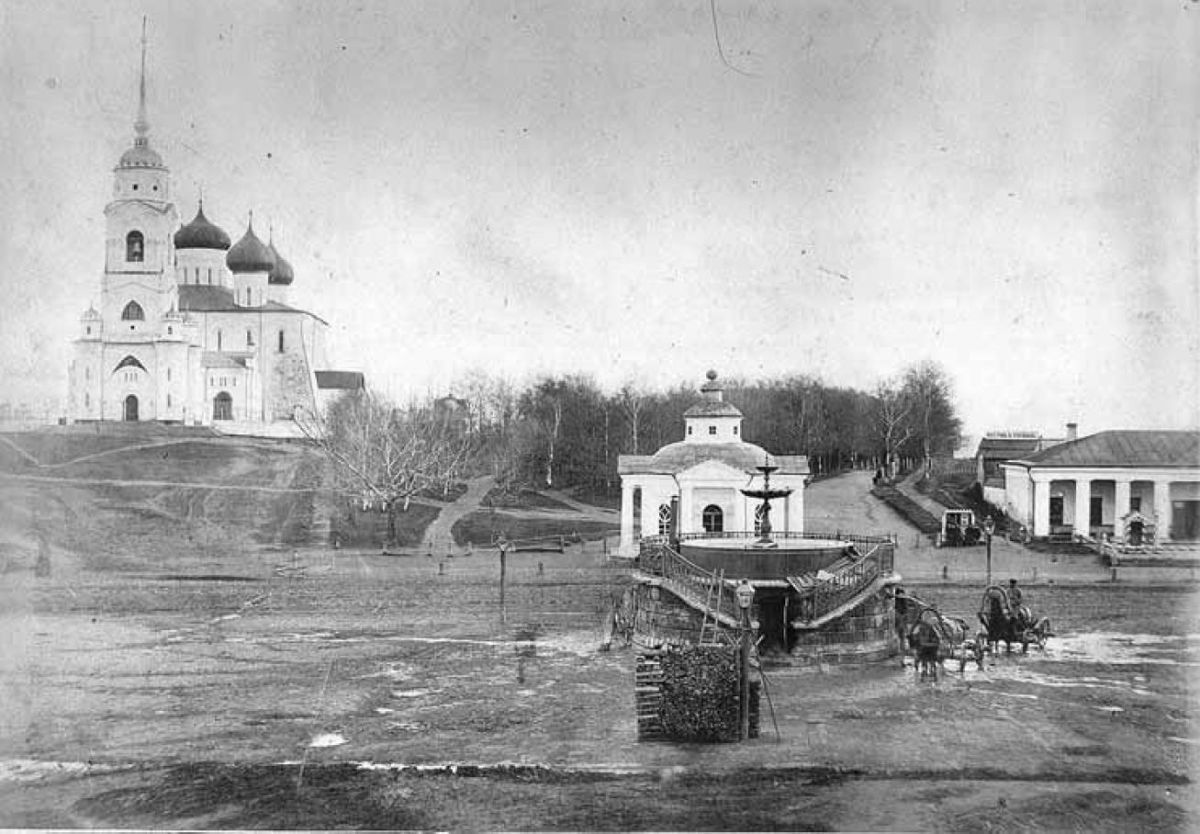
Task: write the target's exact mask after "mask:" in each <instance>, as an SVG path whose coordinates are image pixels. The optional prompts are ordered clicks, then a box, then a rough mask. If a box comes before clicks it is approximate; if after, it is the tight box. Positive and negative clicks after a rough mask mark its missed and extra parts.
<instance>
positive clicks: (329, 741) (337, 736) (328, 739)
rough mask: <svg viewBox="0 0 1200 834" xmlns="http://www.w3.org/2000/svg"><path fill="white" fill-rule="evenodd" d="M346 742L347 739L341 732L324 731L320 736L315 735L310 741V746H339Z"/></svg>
mask: <svg viewBox="0 0 1200 834" xmlns="http://www.w3.org/2000/svg"><path fill="white" fill-rule="evenodd" d="M345 743H346V739H345V737H344V736H343V735H342V734H341V733H322V734H321V735H319V736H313V740H312V741H310V742H309V743H308V746H309V747H337V746H339V745H342V744H345Z"/></svg>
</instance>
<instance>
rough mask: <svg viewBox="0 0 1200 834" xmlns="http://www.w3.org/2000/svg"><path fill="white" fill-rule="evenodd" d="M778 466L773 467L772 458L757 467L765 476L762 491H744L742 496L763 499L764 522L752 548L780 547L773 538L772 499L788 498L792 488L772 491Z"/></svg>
mask: <svg viewBox="0 0 1200 834" xmlns="http://www.w3.org/2000/svg"><path fill="white" fill-rule="evenodd" d="M778 468H779V467H778V466H773V465H772V464H771V462H770V458H768V459H767V460H765V461H763V463H762V465H761V466H756V467H755V469H757V470H758V471H759V472H761V473H762V475H763V488H762V489H743V490H742V491H741V493H742V495H745V496H746V497H747V498H761V499H762V505H761V510H762V521H761V523H760V525H759V531H758V538H757V539H756V540H755V542H754V544H753V545H752V547H756V548H774V547H778V546H779V545H778V544H777V543H776V542H775V540H774V539H772V538H771V499H772V498H787V497H788V496H789V495H791V494H792V489H791V487H788V488H787V489H771V473H772V472H774V471H775V470H776V469H778Z"/></svg>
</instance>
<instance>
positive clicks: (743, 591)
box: [733, 579, 754, 611]
mask: <svg viewBox="0 0 1200 834" xmlns="http://www.w3.org/2000/svg"><path fill="white" fill-rule="evenodd" d="M733 596H734V598H735V599H736V600H737V604H738V608H741V609H742V610H743V611H745V610H746V609H748V608H749V607H750V606H751V604H752V603H753V602H754V586H753V585H751V584H750V580H748V579H743V580H742V584H740V585H738V586H737V587H736V588H734V590H733Z"/></svg>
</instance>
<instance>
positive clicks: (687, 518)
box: [679, 486, 696, 534]
mask: <svg viewBox="0 0 1200 834" xmlns="http://www.w3.org/2000/svg"><path fill="white" fill-rule="evenodd" d="M692 518H693V516H692V487H690V486H685V487H680V489H679V532H680V534H683V533H695V532H696V529H695V527H694V526H693V524H692Z"/></svg>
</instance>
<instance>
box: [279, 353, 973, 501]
mask: <svg viewBox="0 0 1200 834" xmlns="http://www.w3.org/2000/svg"><path fill="white" fill-rule="evenodd" d="M721 382H722V385H723V387H724V397H725V400H726V401H727V402H730V403H732V404H734V405H735V406H737V407H738V408H739V409H740V410H741V411H742V414H743V415H744V423H743V437H744V439H745V440H747V441H750V442H752V443H757V444H758V445H760V446H762V447H763V448H765V449H767V450H768V451H770V452H772V453H774V454H796V455H807V456H808V459H809V465H810V468H811V469H812V471H813V472H814V473H815V474H822V473H831V472H835V471H838V470H841V469H846V468H852V467H857V468H861V467H871V468H878V469H881V470H884V471H885V473H887V474H889V475H892V476H895V475H896V474H897V473H898V471H900V470H901V469H907V468H911V467H915V466H919V465H925V466H929V465H930V464H931V462H932V460H933V458H934V457H936V456H939V455H948V454H952V453H953V451H954V449H955V447H956V446H957V445H958V442H959V435H960V429H961V422H960V420H959V418H958V416H957V413H956V409H955V404H954V395H953V386H952V384H951V380H950V378H949V376H948V375H947V374H946V372H945V371H944V370H943V369H942V368H941V366H939V365H938V364H936V363H934V362H930V361H922V362H918V363H915V364H913V365H911V366H909V367H907V368H905V369H904V370H903V371H902V372H901V373H899V374H898V375H896V376H894V377H891V378H888V379H884V380H880V381H879V383H878V384H877V385H876V386H875V387H874V388H873V389H872V390H870V391H863V390H859V389H855V388H847V387H841V386H835V385H829V384H827V383H825V382H823V381H821V380H820V379H818V378H816V377H812V376H806V375H791V376H785V377H780V378H775V379H764V380H743V379H729V380H722V381H721ZM453 390H454V395H453V396H446V397H441V398H428V399H426V400H424V401H414V402H410V403H408V404H407V405H405V406H403V407H401V406H397V405H396V404H394V403H391V402H388V401H387V400H386V398H383V397H380V396H378V395H376V394H372V393H364V394H363V395H361V397H360V399H359V400H356V401H343V402H341V403H339V404H337V405H335V406H334V407H332V408H331V409H330V410H329V411H328V413H327V414H325V415H322V419H321V420H317V419H316V418H315V417H312V418H311V419H309V420H307V421H306V422H307V425H306V426H302V427H305V428H306V432H307V433H308V434H309V435H310V436H312V437H313V438H314V439H316V440H317V442H318V443H319V444H320V445H321V447H322V448H323V449H324V450H325V451H326V453H327V454H328V455H329V458H330V460H331V461H333V463H334V464H335V467H334V468H335V469H336V470H337V471H338V472H339V476H338V483H339V485H340V488H341V489H343V490H344V491H346V492H348V493H350V494H363V495H371V496H375V497H377V498H378V499H379V500H381V501H384V502H390V504H391V505H392V506H394V505H395V504H396V502H406V501H407V500H408V499H409V498H410V497H411V496H412V495H414V494H416V493H417V492H420V491H422V490H425V491H428V490H434V489H442V490H445V489H447V488H448V486H447V485H448V484H449V483H450V482H452V481H453V480H454V479H456V478H462V477H465V476H467V475H470V474H492V475H495V476H496V477H497V480H498V483H499V485H500V486H501V487H504V488H509V489H515V488H519V487H522V486H532V487H535V488H538V489H544V488H553V489H560V488H573V487H574V488H582V489H584V490H587V491H591V492H597V493H607V494H612V493H615V492H616V491H617V490H618V489H619V487H620V479H619V477H618V475H617V460H618V457H619V456H620V455H650V454H653V453H654V452H655V451H657V450H658V449H659V448H660V447H662V446H664V445H666V444H668V443H672V442H674V441H677V440H682V439H683V413H684V412H685V411H686V410H687V409H688V408H689V407H690V406H691V405H693V404H695V403H696V402H697V401H698V399H699V396H700V395H699V391H698V385H697V384H696V383H694V382H687V383H680V384H679V385H677V386H675V387H674V388H669V389H666V390H654V389H650V388H647V387H643V386H638V385H634V384H628V385H624V386H622V387H621V388H620V389H619V390H616V391H605V390H603V389H602V388H601V387H600V386H599V385H597V384H596V382H595V381H594V380H593V379H592V378H590V377H588V376H585V375H579V374H568V375H562V376H546V377H542V378H539V379H536V380H533V381H532V382H529V383H527V384H524V385H521V386H518V385H516V384H514V383H513V382H511V381H510V380H507V379H505V378H502V377H497V376H492V375H490V374H487V373H486V372H483V371H475V372H472V373H469V374H467V375H466V376H464V377H463V378H462V379H460V380H459V381H458V383H457V384H456V385H455V386H454V388H453Z"/></svg>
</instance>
